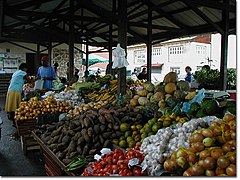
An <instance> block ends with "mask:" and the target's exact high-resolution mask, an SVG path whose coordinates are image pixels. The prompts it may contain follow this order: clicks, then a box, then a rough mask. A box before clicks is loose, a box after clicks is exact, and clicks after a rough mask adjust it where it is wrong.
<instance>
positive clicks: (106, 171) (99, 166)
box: [82, 148, 147, 176]
mask: <svg viewBox="0 0 240 180" xmlns="http://www.w3.org/2000/svg"><path fill="white" fill-rule="evenodd" d="M143 158H144V155H143V154H141V153H140V151H139V150H136V149H131V150H129V151H126V152H123V151H122V150H121V149H119V148H116V149H115V150H114V151H112V152H110V153H108V154H107V155H103V156H102V157H101V159H100V160H98V161H96V162H93V163H90V164H89V165H88V167H86V168H85V169H84V172H83V173H82V176H146V175H147V172H146V170H145V171H144V170H143V169H142V166H141V163H142V161H143Z"/></svg>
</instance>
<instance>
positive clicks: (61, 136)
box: [58, 133, 64, 143]
mask: <svg viewBox="0 0 240 180" xmlns="http://www.w3.org/2000/svg"><path fill="white" fill-rule="evenodd" d="M63 137H64V133H62V134H60V136H59V138H58V143H61V142H62V138H63Z"/></svg>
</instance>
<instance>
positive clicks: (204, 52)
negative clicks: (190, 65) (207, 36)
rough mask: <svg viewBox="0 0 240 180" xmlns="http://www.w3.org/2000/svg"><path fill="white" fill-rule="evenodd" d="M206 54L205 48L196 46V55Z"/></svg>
mask: <svg viewBox="0 0 240 180" xmlns="http://www.w3.org/2000/svg"><path fill="white" fill-rule="evenodd" d="M206 52H207V47H206V46H202V45H197V46H196V53H197V54H206Z"/></svg>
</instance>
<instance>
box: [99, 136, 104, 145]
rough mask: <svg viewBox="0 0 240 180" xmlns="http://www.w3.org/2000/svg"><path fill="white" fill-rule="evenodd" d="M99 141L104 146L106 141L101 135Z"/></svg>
mask: <svg viewBox="0 0 240 180" xmlns="http://www.w3.org/2000/svg"><path fill="white" fill-rule="evenodd" d="M99 140H100V143H101V144H103V143H104V142H105V141H104V138H103V137H102V136H101V135H99Z"/></svg>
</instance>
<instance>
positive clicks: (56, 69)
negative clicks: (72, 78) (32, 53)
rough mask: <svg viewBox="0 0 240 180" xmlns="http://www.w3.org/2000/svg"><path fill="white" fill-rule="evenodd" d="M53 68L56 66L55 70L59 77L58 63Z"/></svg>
mask: <svg viewBox="0 0 240 180" xmlns="http://www.w3.org/2000/svg"><path fill="white" fill-rule="evenodd" d="M53 66H54V70H55V73H56V76H59V71H58V67H59V64H58V63H57V62H56V63H54V65H53Z"/></svg>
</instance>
